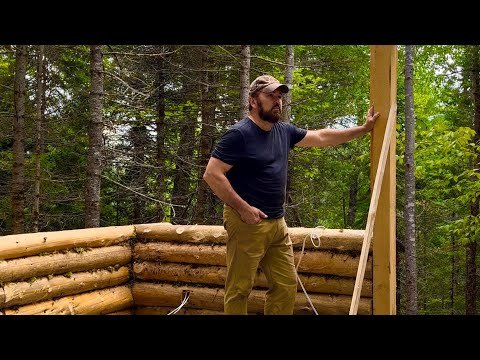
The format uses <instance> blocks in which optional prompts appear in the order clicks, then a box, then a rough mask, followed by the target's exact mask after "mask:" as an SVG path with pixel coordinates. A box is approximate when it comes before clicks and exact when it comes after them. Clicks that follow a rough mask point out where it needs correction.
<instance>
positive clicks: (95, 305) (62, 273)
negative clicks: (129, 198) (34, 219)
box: [0, 226, 135, 315]
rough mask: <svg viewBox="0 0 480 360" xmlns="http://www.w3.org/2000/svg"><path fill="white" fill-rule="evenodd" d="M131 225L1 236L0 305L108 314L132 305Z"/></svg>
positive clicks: (11, 310) (6, 309)
mask: <svg viewBox="0 0 480 360" xmlns="http://www.w3.org/2000/svg"><path fill="white" fill-rule="evenodd" d="M134 237H135V228H134V226H116V227H105V228H93V229H79V230H67V231H56V232H44V233H32V234H18V235H8V236H3V237H1V238H0V284H1V287H0V310H1V311H2V313H4V314H6V315H12V314H15V315H17V314H19V315H20V314H29V315H30V314H108V313H117V312H119V311H124V310H128V309H130V310H131V308H132V307H133V297H132V294H131V289H130V287H129V285H128V284H129V283H130V279H131V276H130V264H131V259H132V250H131V244H130V242H129V240H130V239H133V238H134Z"/></svg>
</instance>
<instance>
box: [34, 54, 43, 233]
mask: <svg viewBox="0 0 480 360" xmlns="http://www.w3.org/2000/svg"><path fill="white" fill-rule="evenodd" d="M44 49H45V46H44V45H39V46H38V60H37V99H36V101H37V106H36V110H37V114H36V115H37V119H36V120H37V129H36V135H37V142H36V145H35V181H34V183H35V184H34V198H33V214H32V232H38V230H39V223H40V184H41V179H42V173H41V170H42V169H41V157H42V153H43V137H44V135H43V127H44V122H45V119H44V118H45V86H44V85H45V70H46V66H45V62H44Z"/></svg>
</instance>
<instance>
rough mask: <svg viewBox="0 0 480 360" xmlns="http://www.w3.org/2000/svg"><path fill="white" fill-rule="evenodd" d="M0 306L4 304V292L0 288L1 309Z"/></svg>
mask: <svg viewBox="0 0 480 360" xmlns="http://www.w3.org/2000/svg"><path fill="white" fill-rule="evenodd" d="M1 304H5V290H3V287H0V308H2V306H1Z"/></svg>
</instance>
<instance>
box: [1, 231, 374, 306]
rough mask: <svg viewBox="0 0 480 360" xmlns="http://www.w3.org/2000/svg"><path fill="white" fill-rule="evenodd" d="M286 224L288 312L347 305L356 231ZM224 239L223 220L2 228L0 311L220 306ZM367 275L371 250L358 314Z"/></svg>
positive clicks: (260, 284) (259, 293)
mask: <svg viewBox="0 0 480 360" xmlns="http://www.w3.org/2000/svg"><path fill="white" fill-rule="evenodd" d="M289 232H290V237H291V239H292V242H293V243H294V251H295V263H296V264H297V265H298V276H299V279H300V281H301V282H302V284H303V285H304V287H305V291H306V292H307V295H308V298H307V295H306V294H304V292H303V290H302V289H301V287H300V286H299V288H298V293H297V297H296V301H295V310H294V313H295V314H312V313H313V312H314V309H313V308H312V305H311V304H310V301H311V303H312V304H313V307H314V308H315V310H316V311H317V312H318V313H319V314H348V311H349V307H350V302H351V297H352V294H353V287H354V284H355V276H356V272H357V267H358V263H359V256H360V251H361V247H362V241H363V235H364V231H363V230H338V229H318V228H315V229H309V228H291V229H289ZM226 242H227V233H226V231H225V229H224V228H223V227H222V226H207V225H193V226H183V225H172V224H170V223H157V224H146V225H136V226H118V227H106V228H94V229H80V230H67V231H58V232H44V233H34V234H19V235H8V236H3V237H0V313H1V314H5V315H17V314H18V315H20V314H29V315H30V314H112V315H127V314H138V315H142V314H158V315H166V314H171V313H175V314H184V315H200V314H208V315H215V314H223V297H224V290H223V289H224V283H225V277H226V262H225V257H226ZM314 244H317V246H315V245H314ZM302 249H304V250H303V253H302ZM299 262H300V264H298V263H299ZM131 265H133V266H131ZM371 278H372V262H371V259H369V261H368V263H367V269H366V274H365V279H364V283H363V287H362V292H361V295H362V297H361V299H360V304H359V309H358V313H359V314H371V309H372V281H371ZM131 284H133V285H131ZM267 289H268V284H267V280H266V278H265V275H264V274H263V273H262V272H261V270H259V271H258V273H257V276H256V278H255V281H254V289H253V291H252V293H251V295H250V297H249V304H248V311H249V313H251V314H262V313H263V306H264V299H265V293H266V291H267ZM309 299H310V301H308V300H309ZM184 300H185V301H186V304H184V305H182V306H181V307H179V305H180V304H181V303H182V302H183V301H184Z"/></svg>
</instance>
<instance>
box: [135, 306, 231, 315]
mask: <svg viewBox="0 0 480 360" xmlns="http://www.w3.org/2000/svg"><path fill="white" fill-rule="evenodd" d="M173 309H175V307H168V306H140V307H137V308H136V309H135V310H134V315H168V313H169V312H170V311H172V310H173ZM172 315H224V314H223V311H215V310H207V309H192V308H185V307H182V308H181V309H180V310H178V312H177V313H175V314H172Z"/></svg>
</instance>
